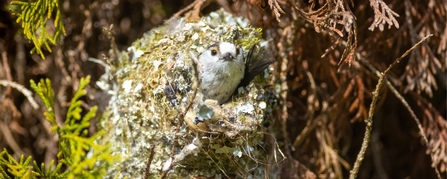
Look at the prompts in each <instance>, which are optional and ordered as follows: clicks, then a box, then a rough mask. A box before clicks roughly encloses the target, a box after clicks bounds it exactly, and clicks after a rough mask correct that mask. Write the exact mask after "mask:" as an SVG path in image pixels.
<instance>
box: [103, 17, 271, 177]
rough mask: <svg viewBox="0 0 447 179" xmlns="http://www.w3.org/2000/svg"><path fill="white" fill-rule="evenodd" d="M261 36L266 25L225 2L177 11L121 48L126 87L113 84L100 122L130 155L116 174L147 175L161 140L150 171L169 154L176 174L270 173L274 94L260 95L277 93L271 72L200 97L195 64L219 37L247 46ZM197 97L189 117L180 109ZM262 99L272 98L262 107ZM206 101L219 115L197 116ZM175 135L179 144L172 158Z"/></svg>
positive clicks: (119, 75) (119, 70)
mask: <svg viewBox="0 0 447 179" xmlns="http://www.w3.org/2000/svg"><path fill="white" fill-rule="evenodd" d="M261 40H262V39H261V29H256V28H252V27H250V26H249V25H248V21H247V20H245V19H243V18H236V17H232V16H231V15H230V14H228V13H226V12H224V11H223V10H219V11H217V12H214V13H211V14H210V15H209V16H207V17H204V18H202V20H201V21H198V22H185V20H184V19H178V20H175V21H174V22H170V23H168V24H166V25H164V26H161V27H158V28H155V29H153V30H151V31H149V32H147V33H146V34H145V35H144V36H143V37H142V38H141V39H138V40H136V41H135V42H134V43H133V44H132V47H129V50H128V51H127V52H122V53H121V56H120V57H119V59H117V60H116V61H117V62H118V64H114V65H113V66H115V71H116V73H115V74H114V75H113V77H114V78H115V79H116V81H117V83H118V84H119V86H120V87H118V88H116V89H113V91H114V92H113V93H112V94H114V95H113V96H112V99H111V101H110V104H109V106H110V109H109V112H110V116H108V117H107V118H104V119H103V120H102V123H101V124H102V126H103V127H104V128H107V130H108V131H109V136H110V140H111V143H112V147H113V149H114V151H115V152H116V153H120V154H121V155H123V156H125V159H124V160H123V161H122V162H120V163H117V164H116V165H115V167H114V168H112V169H110V173H109V175H110V176H111V177H114V176H115V175H117V174H118V172H120V177H128V178H142V177H143V176H144V175H145V174H146V167H147V163H148V159H149V156H150V155H151V151H152V150H151V149H152V148H154V150H153V151H154V152H155V153H154V156H153V158H152V161H151V165H150V169H149V171H150V174H151V175H150V178H159V177H160V176H161V174H160V173H161V172H160V171H162V168H163V165H164V164H165V163H166V162H167V161H169V160H173V161H174V162H175V163H176V165H174V167H173V168H172V169H171V171H170V172H169V178H176V177H178V178H184V177H193V176H205V177H219V176H235V177H240V178H243V177H248V176H252V177H255V178H258V177H261V176H264V172H263V166H262V165H263V164H261V163H267V162H266V161H265V158H266V157H265V155H266V154H265V153H264V152H263V151H264V150H263V149H262V148H261V147H260V146H259V144H260V142H261V141H262V139H263V132H264V130H265V129H264V127H263V126H262V123H263V121H264V120H265V119H266V116H269V114H268V113H269V111H271V110H268V109H271V107H272V106H271V105H270V104H273V103H272V102H271V100H274V99H273V98H267V97H261V98H260V97H259V96H260V95H262V96H269V95H265V94H267V93H272V92H270V91H268V90H265V89H263V88H262V87H263V86H265V85H266V84H267V83H268V81H269V78H268V75H267V76H264V75H262V76H260V77H258V78H257V79H255V80H254V81H255V83H252V84H250V85H249V86H247V87H246V88H245V89H240V90H239V91H241V92H242V93H240V94H238V95H236V96H235V97H234V98H233V100H232V101H231V102H228V103H226V104H223V105H218V104H217V103H216V102H215V101H214V100H207V101H201V100H200V99H201V98H200V96H201V94H200V92H199V93H197V94H196V93H195V92H196V90H195V88H196V82H197V79H196V77H195V76H196V74H195V73H194V71H195V70H194V67H193V65H192V61H193V59H194V58H196V57H197V56H198V55H199V54H200V53H201V52H202V51H204V50H205V49H206V48H207V47H208V46H210V45H212V44H214V43H216V42H220V41H227V42H232V43H235V44H237V45H239V46H241V47H243V49H244V53H247V52H248V49H250V48H251V47H252V46H253V45H255V44H258V43H260V42H261ZM245 55H246V54H245ZM112 68H113V67H112ZM266 73H269V72H266ZM194 94H196V98H195V99H193V100H192V101H191V100H190V98H191V96H194ZM191 102H192V105H191V108H190V109H189V111H188V112H187V115H186V117H185V118H184V120H185V122H182V121H183V120H182V119H180V118H181V117H180V116H181V115H180V114H182V113H184V112H185V110H186V106H188V104H189V103H191ZM261 103H263V104H267V105H261V106H264V107H263V108H260V107H259V106H260V105H259V104H261ZM199 105H206V106H208V107H209V108H210V109H212V110H213V111H212V114H213V115H212V117H211V118H209V119H208V117H207V119H206V120H205V121H204V122H202V123H198V124H197V121H194V120H195V117H196V116H195V115H197V109H196V108H197V106H199ZM207 115H209V114H208V113H207ZM175 139H177V145H176V146H177V147H176V148H175V150H174V154H173V158H170V156H171V149H172V146H173V143H174V140H175ZM253 168H256V170H253Z"/></svg>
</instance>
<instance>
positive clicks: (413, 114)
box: [358, 35, 441, 179]
mask: <svg viewBox="0 0 447 179" xmlns="http://www.w3.org/2000/svg"><path fill="white" fill-rule="evenodd" d="M430 36H431V35H430ZM430 36H427V37H430ZM427 37H425V38H427ZM425 38H424V39H423V40H425ZM358 59H359V62H361V63H362V65H364V66H366V67H368V68H369V69H370V70H371V71H372V72H374V74H375V75H376V76H377V77H380V72H379V71H378V70H377V69H376V68H375V67H374V66H372V65H371V64H370V63H369V62H368V60H366V59H364V58H362V57H361V56H360V55H358ZM386 84H387V86H388V88H389V89H390V90H391V92H392V93H393V94H394V95H395V96H396V97H397V99H399V100H400V102H401V103H402V104H403V105H404V106H405V108H407V110H408V112H409V113H410V115H411V117H412V118H413V120H414V121H415V122H416V124H417V126H418V129H419V131H420V132H421V135H422V138H423V139H424V142H425V145H426V146H427V149H428V151H429V153H430V157H431V159H432V161H433V162H434V161H435V160H434V156H433V155H434V154H433V152H432V150H431V148H430V146H429V143H428V139H427V135H425V132H424V129H423V128H422V125H421V122H420V120H419V118H418V117H417V116H416V114H415V113H414V111H413V110H412V109H411V107H410V105H409V104H408V103H407V101H406V100H405V99H404V97H403V96H402V95H401V94H400V93H399V92H398V91H397V89H396V88H394V86H393V85H392V84H391V83H390V82H389V81H388V80H387V81H386ZM434 168H435V172H436V174H437V176H438V178H439V179H440V178H441V174H440V173H439V170H438V168H436V167H434Z"/></svg>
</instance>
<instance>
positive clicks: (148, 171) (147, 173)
mask: <svg viewBox="0 0 447 179" xmlns="http://www.w3.org/2000/svg"><path fill="white" fill-rule="evenodd" d="M155 146H156V144H154V145H153V146H152V147H151V149H150V150H151V154H150V155H149V158H148V159H147V164H146V171H145V174H144V179H148V178H149V176H151V163H152V160H153V159H154V155H155Z"/></svg>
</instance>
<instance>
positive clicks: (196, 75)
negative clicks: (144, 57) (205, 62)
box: [161, 52, 200, 179]
mask: <svg viewBox="0 0 447 179" xmlns="http://www.w3.org/2000/svg"><path fill="white" fill-rule="evenodd" d="M189 55H190V56H191V58H192V67H193V70H194V75H195V80H193V82H194V83H195V84H193V89H194V91H193V93H192V95H191V96H190V98H189V99H188V104H187V105H186V108H185V110H184V111H183V112H181V113H180V116H179V119H178V126H177V128H176V129H175V133H178V132H179V131H180V127H181V125H182V124H183V121H184V119H185V116H186V113H187V112H188V111H189V109H190V108H191V106H192V104H193V102H194V99H195V98H196V95H197V91H198V89H199V87H200V80H199V72H198V70H197V63H196V62H197V61H198V59H197V57H196V56H195V55H194V54H193V53H192V52H190V54H189ZM177 140H178V135H174V140H173V144H172V148H171V155H170V156H169V158H171V159H172V158H173V156H174V151H175V148H176V147H177ZM175 164H176V161H172V162H171V164H170V165H169V168H168V169H167V170H165V171H162V172H163V173H162V175H161V178H162V179H164V178H166V175H167V174H168V172H169V170H171V169H172V167H173V166H174V165H175Z"/></svg>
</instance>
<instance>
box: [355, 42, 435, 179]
mask: <svg viewBox="0 0 447 179" xmlns="http://www.w3.org/2000/svg"><path fill="white" fill-rule="evenodd" d="M431 36H433V35H428V36H426V37H424V38H423V39H422V40H420V41H419V42H418V43H416V44H415V45H414V46H413V47H411V48H410V49H409V50H407V51H406V52H405V53H404V54H403V55H402V56H400V57H399V58H397V59H396V60H395V61H394V62H393V63H392V64H391V65H389V66H388V68H387V69H386V70H385V71H384V72H382V73H380V74H379V75H378V76H379V81H378V83H377V85H376V89H375V90H374V92H373V93H372V94H373V99H372V102H371V106H370V109H369V112H368V119H367V120H366V130H365V136H364V138H363V143H362V148H361V149H360V151H359V154H358V155H357V159H356V161H355V163H354V167H353V169H352V170H351V171H350V176H349V178H350V179H354V178H356V177H357V173H358V170H359V168H360V165H361V164H362V161H363V159H364V157H365V152H366V149H367V148H368V144H369V141H370V139H371V138H370V136H371V130H372V122H373V115H374V109H375V107H376V103H377V99H378V97H379V91H380V89H381V88H382V86H383V83H384V82H388V81H387V80H386V74H387V73H388V72H389V71H390V70H391V68H393V67H394V66H395V65H396V64H398V63H399V62H400V61H401V60H402V58H404V57H405V56H407V55H408V54H409V53H410V52H411V51H412V50H413V49H415V48H416V47H417V46H419V45H420V44H421V43H422V42H424V41H425V40H427V39H428V38H429V37H431ZM359 59H361V58H359ZM388 83H389V82H388ZM388 83H387V84H388ZM402 99H403V98H402ZM402 102H403V103H404V105H405V106H406V107H407V109H409V111H410V114H411V115H412V117H413V119H415V121H416V123H417V125H418V128H419V130H420V132H421V135H422V136H423V138H424V140H425V143H426V145H427V148H428V149H429V151H430V156H431V157H432V159H433V154H432V150H431V149H430V147H429V145H428V139H427V137H426V135H425V132H424V129H423V128H422V125H421V123H420V121H419V120H418V119H417V117H416V115H415V114H414V112H413V111H412V110H411V108H410V106H409V105H408V103H406V102H405V100H404V101H402ZM435 171H436V173H437V175H438V178H441V175H440V173H439V171H438V169H437V168H436V167H435Z"/></svg>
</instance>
